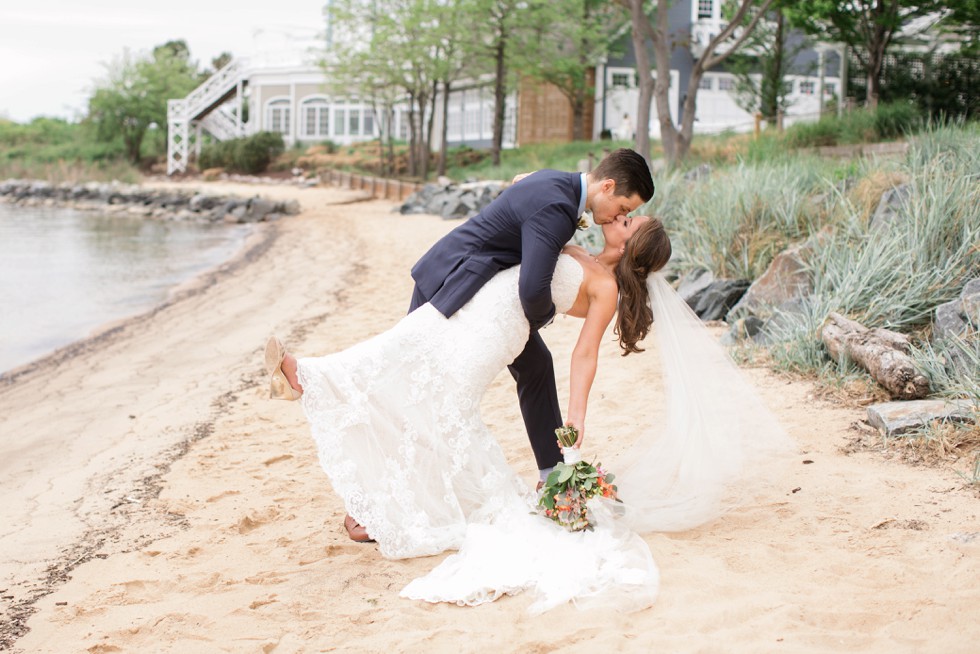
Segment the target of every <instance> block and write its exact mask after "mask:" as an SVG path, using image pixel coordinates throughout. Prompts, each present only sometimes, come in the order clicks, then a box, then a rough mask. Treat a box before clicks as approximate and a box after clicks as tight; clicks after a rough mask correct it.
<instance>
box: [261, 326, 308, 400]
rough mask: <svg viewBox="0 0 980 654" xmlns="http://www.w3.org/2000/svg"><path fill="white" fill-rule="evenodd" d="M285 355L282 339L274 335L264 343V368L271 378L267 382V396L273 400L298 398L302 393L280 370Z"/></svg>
mask: <svg viewBox="0 0 980 654" xmlns="http://www.w3.org/2000/svg"><path fill="white" fill-rule="evenodd" d="M285 356H286V348H284V347H283V345H282V341H280V340H279V339H278V338H276V337H275V336H272V337H270V338H269V341H268V342H267V343H266V344H265V369H266V370H268V371H269V374H270V375H271V376H272V380H271V381H270V384H269V397H270V398H272V399H273V400H290V401H292V400H298V399H299V398H300V397H302V395H303V394H302V393H301V392H299V391H297V390H296V389H295V388H293V387H292V386H290V385H289V381H288V380H287V379H286V375H284V374H283V372H282V360H283V358H285Z"/></svg>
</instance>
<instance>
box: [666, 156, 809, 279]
mask: <svg viewBox="0 0 980 654" xmlns="http://www.w3.org/2000/svg"><path fill="white" fill-rule="evenodd" d="M826 170H827V165H826V164H823V163H820V162H819V161H818V160H816V159H800V160H796V161H794V162H781V163H780V162H777V163H760V164H749V163H744V162H743V163H740V164H739V165H737V166H734V167H732V168H728V169H723V170H719V171H712V172H711V174H710V175H709V176H708V177H707V178H704V179H699V180H693V181H688V180H684V179H683V177H682V176H681V175H679V174H677V173H675V174H673V175H671V176H670V177H669V178H668V179H667V180H666V181H665V182H661V183H660V184H658V188H657V194H656V195H655V196H654V201H653V202H652V203H651V210H652V212H653V213H656V214H657V215H661V216H663V217H664V219H665V221H666V222H667V224H668V225H669V229H670V231H671V240H672V241H673V242H674V243H675V252H676V254H675V257H674V259H673V261H672V265H673V268H674V269H675V270H678V271H680V272H684V271H687V270H690V269H692V268H696V267H704V268H708V269H709V270H711V271H713V272H714V274H715V275H716V276H718V277H724V278H730V279H755V278H756V277H758V276H759V275H761V274H762V273H763V272H764V271H765V269H766V267H767V266H768V265H769V263H770V262H771V261H772V258H773V257H774V256H775V255H776V254H777V253H778V252H780V251H781V250H782V249H784V248H785V247H786V246H787V245H789V244H790V243H792V242H794V241H798V240H800V239H802V238H805V237H806V236H807V235H808V234H810V233H811V232H813V231H816V230H818V229H819V228H820V227H821V226H822V224H823V222H824V220H825V207H824V206H823V205H822V204H821V203H820V202H818V201H814V198H813V196H814V195H815V194H816V193H817V192H818V190H819V189H821V188H823V187H824V186H825V175H824V173H825V172H826Z"/></svg>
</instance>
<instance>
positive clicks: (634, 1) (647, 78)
mask: <svg viewBox="0 0 980 654" xmlns="http://www.w3.org/2000/svg"><path fill="white" fill-rule="evenodd" d="M623 1H624V2H626V0H623ZM626 6H627V8H628V9H629V11H630V21H631V22H632V25H633V29H632V30H631V32H632V38H633V52H634V53H636V75H637V86H638V87H639V90H640V98H639V101H638V102H637V106H636V151H637V152H638V153H639V154H640V155H641V156H642V157H643V158H644V159H646V161H647V163H648V164H649V163H650V103H651V102H652V100H653V92H654V86H655V84H656V80H654V78H653V74H652V71H651V68H650V57H649V55H648V54H647V36H648V35H649V29H648V28H649V24H650V23H649V21H648V20H647V17H646V14H645V13H644V11H643V0H629V1H628V2H626ZM668 79H669V77H668Z"/></svg>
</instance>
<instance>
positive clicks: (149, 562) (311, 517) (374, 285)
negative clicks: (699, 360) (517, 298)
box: [0, 189, 980, 654]
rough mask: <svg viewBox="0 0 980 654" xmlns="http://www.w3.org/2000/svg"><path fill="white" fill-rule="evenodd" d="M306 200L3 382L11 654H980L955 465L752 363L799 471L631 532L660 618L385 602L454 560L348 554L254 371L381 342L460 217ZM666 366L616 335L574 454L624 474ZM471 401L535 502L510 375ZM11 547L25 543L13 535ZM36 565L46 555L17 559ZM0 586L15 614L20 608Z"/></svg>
mask: <svg viewBox="0 0 980 654" xmlns="http://www.w3.org/2000/svg"><path fill="white" fill-rule="evenodd" d="M283 192H286V191H283ZM291 192H292V193H297V192H298V191H295V190H294V191H291ZM304 193H306V191H304ZM308 197H309V198H310V203H309V206H306V205H305V204H304V207H303V208H304V210H303V212H302V213H301V214H300V215H299V216H296V217H293V218H290V219H288V220H283V221H280V222H279V223H277V224H276V227H275V228H274V231H275V232H276V237H275V238H274V239H273V240H272V241H270V242H269V244H268V248H266V249H265V250H263V251H262V252H261V254H260V255H257V256H256V257H254V259H251V260H248V261H245V262H243V263H242V265H240V266H237V267H234V268H233V269H231V270H228V271H226V272H225V273H223V274H219V275H217V277H216V279H215V281H214V283H212V284H210V285H206V286H205V287H204V288H202V289H200V290H199V291H198V292H196V293H187V294H186V295H185V296H182V299H181V300H180V301H177V302H173V303H171V304H170V305H169V306H167V307H164V308H161V310H160V311H158V312H156V313H155V314H154V315H153V316H152V318H151V319H147V320H146V321H145V322H143V323H140V324H139V325H134V326H133V327H132V328H131V329H127V330H123V331H121V332H119V333H118V335H117V336H113V337H111V338H108V339H106V341H105V342H103V343H101V344H100V346H99V347H98V348H95V349H96V350H97V351H95V352H92V351H84V349H83V351H81V352H79V353H78V354H77V356H74V357H72V358H69V359H66V360H65V361H64V362H63V363H62V364H60V365H59V366H57V367H52V370H51V372H52V373H53V374H51V375H44V374H36V375H29V376H26V377H23V378H22V379H21V381H20V382H19V383H18V384H12V385H8V386H0V414H2V415H5V417H7V420H8V421H7V423H6V426H7V428H8V429H9V431H10V433H11V434H13V435H15V438H14V439H11V440H12V441H17V440H20V441H22V442H20V443H17V442H14V443H13V444H11V443H8V442H3V443H0V484H2V485H3V486H2V487H3V490H4V493H5V499H7V502H6V504H5V505H4V506H3V507H0V524H4V525H6V527H5V530H6V531H4V532H3V533H2V535H0V539H2V540H0V545H3V546H4V547H5V548H6V549H5V551H9V552H14V553H16V554H17V556H18V560H17V561H16V563H17V566H16V568H15V569H13V572H14V573H16V578H17V579H25V578H30V579H33V580H35V581H36V582H38V583H46V584H48V586H49V588H48V592H46V593H45V594H43V595H40V596H37V597H35V598H34V599H33V601H32V603H31V604H30V605H29V606H27V607H26V608H27V609H28V610H29V613H30V615H24V620H23V622H22V623H21V624H22V625H23V626H24V627H26V628H29V629H30V631H29V632H28V633H26V634H24V635H22V636H20V637H19V638H18V639H17V640H16V642H14V643H13V645H12V649H13V651H17V652H21V651H22V652H32V653H35V652H38V653H44V652H52V653H55V652H61V651H64V650H65V649H66V648H74V649H76V650H81V651H90V652H111V651H162V650H166V651H225V650H227V651H265V652H272V651H317V650H343V649H348V648H349V649H353V648H355V647H356V648H357V649H358V650H361V651H420V650H423V649H424V650H426V651H443V650H447V649H452V650H453V651H458V652H469V651H485V650H486V649H501V650H509V649H515V648H522V649H528V650H529V651H541V652H548V651H557V650H559V649H561V650H562V651H586V650H592V649H594V648H595V647H597V646H601V647H605V648H612V649H615V650H617V651H655V650H668V651H691V650H711V649H716V648H717V647H718V645H717V644H718V643H719V642H724V643H725V648H726V651H730V652H745V653H754V652H758V651H770V650H774V649H777V648H778V649H785V650H786V651H793V652H825V651H834V650H839V649H847V650H851V651H894V650H896V649H899V650H904V651H910V650H911V651H936V652H939V651H942V652H954V653H956V652H963V653H964V654H965V653H966V652H969V651H971V649H972V648H973V646H974V644H975V642H976V641H977V639H978V638H980V626H978V625H976V624H975V623H974V622H973V621H969V620H963V616H964V615H969V614H970V611H971V610H973V608H975V606H976V604H977V601H980V591H977V589H976V588H975V583H974V580H975V579H977V578H978V575H980V519H978V517H977V515H978V512H977V510H976V509H977V504H976V498H975V496H974V495H973V494H972V492H971V491H968V490H964V488H963V486H962V483H960V481H961V480H958V478H957V477H956V475H955V474H954V473H953V472H952V471H950V470H947V469H937V468H924V467H911V466H908V465H905V464H903V463H900V462H898V461H894V460H888V459H887V458H886V457H884V456H882V455H881V453H880V452H847V451H846V446H847V444H848V443H850V442H852V441H853V439H855V437H856V434H862V433H864V432H863V431H862V429H864V428H863V427H862V416H863V411H861V410H860V409H856V408H853V407H846V406H837V405H833V404H830V403H829V402H826V401H822V400H820V399H818V398H817V397H815V395H814V392H813V388H812V385H810V384H808V383H806V382H801V381H797V380H787V379H786V378H783V377H780V376H778V375H776V374H773V373H771V372H768V371H766V370H764V369H761V368H750V369H743V372H744V374H745V376H746V378H747V379H748V380H749V381H750V383H752V384H753V385H754V386H755V387H756V388H757V389H758V390H759V392H760V394H761V395H762V397H763V400H764V401H765V403H766V404H767V405H768V406H769V408H770V409H771V410H772V411H773V412H774V413H775V414H776V415H777V416H778V418H779V419H780V421H781V422H782V423H783V424H784V426H785V428H786V429H787V431H788V432H789V433H790V434H791V436H792V437H793V438H794V440H795V441H796V443H797V447H798V455H797V456H796V457H794V458H793V459H792V460H791V461H788V462H787V463H786V465H785V466H780V467H779V468H778V469H770V470H760V471H759V475H760V476H762V477H764V478H765V479H766V480H768V481H770V482H771V484H772V485H773V488H774V491H773V493H772V495H771V496H769V497H767V498H766V499H765V501H762V502H759V503H758V504H753V505H748V506H745V507H743V508H741V509H739V510H737V511H733V512H732V513H730V514H728V515H726V516H724V517H723V518H721V519H719V520H716V521H715V522H713V523H711V524H708V525H705V526H703V527H700V528H697V529H694V530H690V531H687V532H681V533H675V534H648V535H644V536H643V538H644V540H646V542H647V543H648V545H649V546H650V549H651V552H652V554H653V557H654V559H655V561H656V562H657V565H658V566H659V567H660V569H661V576H662V584H661V591H660V597H659V599H658V600H657V602H656V603H655V604H654V606H653V607H652V608H651V609H648V610H645V611H642V612H639V613H636V614H628V615H624V614H620V613H617V612H614V611H612V610H608V609H602V608H599V609H595V610H590V611H584V610H583V611H579V610H577V609H575V608H574V607H572V606H563V607H558V608H556V609H554V610H553V611H551V612H549V613H548V614H547V615H546V616H540V617H538V618H532V617H529V616H528V615H527V614H526V612H525V610H526V608H527V606H528V604H529V603H530V598H529V597H526V596H524V595H517V596H514V597H505V598H502V599H500V600H498V601H497V602H494V603H492V604H490V605H486V606H482V607H477V608H475V609H462V608H459V607H455V606H446V605H426V604H421V603H417V602H411V601H408V600H404V599H400V598H399V597H398V591H399V590H400V589H401V588H402V587H403V586H404V585H405V584H406V583H408V582H409V581H410V580H411V579H413V578H415V577H418V576H421V575H422V574H424V573H425V572H427V571H428V570H430V569H431V568H432V567H434V566H435V565H436V564H437V563H438V562H439V561H441V560H442V558H443V557H442V556H438V557H426V558H422V559H409V560H402V561H390V560H385V559H382V558H380V556H379V555H378V552H377V548H376V546H373V545H362V544H357V543H352V542H351V541H349V540H348V539H347V537H346V534H344V532H343V528H342V526H341V520H342V517H343V514H344V509H343V505H342V503H341V502H340V501H339V499H338V498H337V497H336V496H335V495H334V494H333V492H332V490H331V489H330V486H329V483H328V480H327V478H326V476H325V475H324V473H323V472H322V470H321V469H320V467H319V464H318V461H317V453H316V451H315V447H314V446H313V444H312V442H311V439H310V437H309V428H308V426H307V425H306V422H305V418H304V417H303V415H302V411H301V410H300V408H299V407H297V406H296V404H295V403H288V402H274V401H271V400H269V399H268V386H267V383H268V382H267V378H266V374H265V371H264V370H263V369H262V361H261V352H262V347H263V345H264V342H265V338H266V337H267V336H268V335H269V334H270V333H276V334H278V335H279V336H280V337H282V338H283V340H284V342H285V343H286V346H287V348H289V349H290V351H292V352H294V353H296V354H297V355H309V354H324V353H328V352H333V351H336V350H340V349H343V348H345V347H348V346H350V345H353V344H354V343H358V342H361V341H363V340H365V339H367V338H369V337H370V336H371V335H373V334H375V333H378V332H380V331H382V330H384V329H386V328H388V327H389V326H390V325H391V324H393V323H394V322H395V321H396V320H398V319H399V318H400V317H401V316H402V315H404V312H405V310H406V309H407V306H408V301H409V298H410V295H411V278H410V276H409V274H408V271H409V269H410V267H411V265H412V263H414V261H415V260H416V259H417V258H418V256H419V255H420V254H421V253H422V252H424V251H425V249H427V247H428V246H429V245H430V244H431V243H432V242H434V241H435V240H436V239H437V238H438V237H440V236H441V235H443V234H445V233H446V232H447V231H449V230H450V229H451V228H452V227H453V226H455V223H451V222H449V223H447V222H446V221H443V220H441V219H440V218H438V217H435V216H426V215H419V216H400V215H395V214H392V213H391V208H392V206H393V204H392V203H390V202H383V201H364V202H360V203H359V204H355V205H344V202H349V201H352V199H354V198H356V196H354V195H349V194H347V195H345V193H344V192H342V191H339V190H336V189H318V190H317V191H316V192H315V193H313V194H312V195H310V196H308ZM579 327H580V322H579V321H577V320H575V319H570V318H561V317H559V318H558V319H556V320H555V321H554V323H552V325H550V326H549V327H548V328H547V330H546V333H545V334H544V336H545V338H546V340H547V342H548V344H549V347H550V348H551V350H552V353H553V355H554V359H555V362H556V377H557V381H558V387H559V396H560V399H564V392H565V391H563V389H566V390H567V388H568V366H567V361H568V357H569V355H570V352H571V351H572V349H573V348H574V345H575V342H576V338H577V334H578V328H579ZM658 357H659V355H658V353H657V352H656V349H655V348H650V351H649V352H647V353H644V354H641V355H638V356H630V357H626V358H622V357H620V356H619V352H618V348H617V347H616V346H615V344H614V343H611V342H609V343H603V348H602V351H601V353H600V363H599V373H598V375H597V378H596V382H595V386H594V390H593V394H594V397H593V400H592V401H591V402H590V407H589V425H590V426H589V432H588V436H587V437H588V439H589V442H588V451H587V452H586V455H587V456H588V457H591V456H600V457H601V459H602V460H603V462H605V463H608V464H610V465H611V466H612V467H611V469H613V470H615V466H614V465H613V464H614V463H615V460H616V458H617V457H618V456H621V455H622V453H623V452H625V451H626V450H627V449H628V446H629V441H630V436H631V434H633V433H635V431H636V430H637V429H638V428H642V425H646V424H655V423H656V422H657V421H658V420H660V419H661V416H662V406H661V404H662V398H663V397H664V395H665V392H666V389H665V387H664V382H663V380H662V379H661V378H660V377H659V373H658V365H657V362H658ZM55 373H56V374H55ZM481 409H482V413H483V416H484V419H485V421H486V422H487V424H488V426H489V427H490V429H491V430H492V431H493V432H494V433H495V434H496V435H497V436H498V438H499V440H500V443H501V446H502V448H503V450H504V452H505V455H506V456H507V458H508V460H509V461H510V462H511V464H512V465H513V466H514V467H515V470H516V471H517V472H518V474H520V475H521V477H522V478H524V479H526V480H528V482H529V483H533V481H534V480H535V479H536V476H537V475H536V471H535V470H534V465H533V460H532V458H531V456H530V454H529V448H528V445H527V439H526V436H525V435H524V430H523V423H522V421H521V418H520V414H519V410H518V408H517V402H516V396H515V393H514V388H513V381H512V380H511V379H510V377H509V375H508V374H507V373H506V372H503V373H502V374H500V375H499V376H498V377H497V379H496V380H495V381H494V382H493V384H492V385H491V387H490V389H489V390H488V392H487V395H486V396H485V397H484V399H483V402H482V404H481ZM42 435H45V438H41V436H42ZM31 439H35V440H36V442H27V441H29V440H31ZM804 464H806V465H804ZM45 484H54V485H55V486H57V488H58V489H59V491H60V492H61V493H62V494H65V495H66V496H68V497H70V498H72V501H71V502H69V503H68V504H67V505H66V504H65V503H63V502H61V500H60V499H59V496H58V495H57V494H52V493H51V492H49V489H48V488H47V487H46V486H45ZM18 506H19V507H21V509H22V510H20V511H18V510H15V508H16V507H18ZM12 528H16V529H18V530H21V531H25V530H28V529H33V531H32V532H31V534H30V538H27V537H24V538H20V539H19V540H18V538H19V535H20V533H21V532H20V531H11V529H12ZM100 530H101V531H100ZM25 533H26V531H25ZM54 536H57V537H60V538H61V540H60V541H59V540H58V539H56V538H54ZM42 545H43V546H45V547H47V548H48V549H47V550H45V551H48V552H52V553H53V554H52V556H50V557H48V559H42V560H39V561H32V560H30V559H29V558H28V557H27V556H26V555H25V554H24V553H25V552H26V553H31V552H37V551H39V550H38V548H39V547H40V546H42ZM72 548H75V549H72ZM58 562H62V563H63V565H62V568H58V567H56V566H55V567H53V568H51V567H46V566H48V564H51V563H58ZM66 564H75V565H74V567H73V568H70V569H69V568H67V567H65V565H66ZM47 570H50V571H52V572H54V573H56V574H55V576H54V577H53V578H51V577H50V576H49V575H47V576H46V571H47ZM59 570H60V572H59ZM3 571H4V572H5V573H7V574H8V575H9V574H10V573H11V567H10V566H9V565H8V566H7V567H6V568H4V569H3ZM8 578H9V577H8ZM4 587H5V588H4ZM0 588H4V590H5V592H4V593H3V595H15V596H17V597H20V598H24V597H27V594H28V593H29V592H31V590H32V587H31V586H30V585H29V584H27V585H24V584H16V585H15V584H13V583H11V582H9V581H7V582H5V583H3V584H2V585H0ZM35 589H38V590H40V589H41V587H40V586H35ZM8 602H9V600H2V603H0V606H3V608H4V609H5V611H9V606H10V604H9V603H8ZM556 623H558V624H561V625H563V626H562V628H561V630H560V632H555V633H554V634H551V631H553V629H552V628H553V627H554V625H555V624H556ZM548 625H550V627H549V626H548ZM549 634H551V635H549ZM0 637H6V636H5V635H0Z"/></svg>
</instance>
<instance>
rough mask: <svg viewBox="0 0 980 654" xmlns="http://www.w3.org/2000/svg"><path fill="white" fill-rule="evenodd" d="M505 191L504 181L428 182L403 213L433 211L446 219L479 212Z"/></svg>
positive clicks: (406, 201)
mask: <svg viewBox="0 0 980 654" xmlns="http://www.w3.org/2000/svg"><path fill="white" fill-rule="evenodd" d="M501 190H503V183H502V182H469V183H466V184H460V185H452V184H449V185H442V184H426V185H425V186H423V187H422V188H421V189H420V190H419V191H417V192H415V193H413V194H412V195H411V196H409V197H408V199H407V200H405V202H404V203H403V204H402V205H401V207H400V208H399V211H400V212H401V213H402V214H418V213H424V214H432V215H436V216H442V217H443V218H444V219H453V218H465V217H468V216H471V215H474V214H475V213H478V212H479V211H480V210H481V209H483V207H485V206H487V205H488V204H490V202H492V201H493V199H494V198H496V197H497V196H498V195H499V194H500V191H501Z"/></svg>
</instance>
